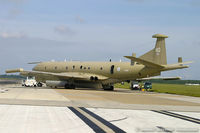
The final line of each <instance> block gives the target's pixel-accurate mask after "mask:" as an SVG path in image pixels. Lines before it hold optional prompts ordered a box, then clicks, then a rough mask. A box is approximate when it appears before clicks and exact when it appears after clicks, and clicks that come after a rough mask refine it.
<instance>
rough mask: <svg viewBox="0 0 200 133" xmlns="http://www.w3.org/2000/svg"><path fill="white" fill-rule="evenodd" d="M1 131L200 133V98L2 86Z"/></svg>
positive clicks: (12, 85)
mask: <svg viewBox="0 0 200 133" xmlns="http://www.w3.org/2000/svg"><path fill="white" fill-rule="evenodd" d="M0 115H1V117H0V132H15V133H27V132H29V133H40V132H41V133H43V132H47V133H66V132H83V133H85V132H130V133H132V132H147V133H148V132H193V133H196V132H200V98H198V97H190V96H180V95H172V94H162V93H153V92H140V91H132V90H127V89H120V88H115V90H114V91H104V90H101V89H99V90H95V89H88V88H86V89H83V88H77V89H51V88H48V87H36V88H34V87H22V86H21V85H20V84H16V83H12V84H11V83H7V84H0Z"/></svg>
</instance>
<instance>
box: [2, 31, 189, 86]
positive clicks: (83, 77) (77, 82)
mask: <svg viewBox="0 0 200 133" xmlns="http://www.w3.org/2000/svg"><path fill="white" fill-rule="evenodd" d="M152 37H153V38H157V41H156V45H155V48H153V49H152V50H150V51H149V52H147V53H145V54H144V55H142V56H140V57H138V58H137V57H136V56H135V54H133V55H132V56H124V57H125V58H128V59H130V62H81V61H69V62H67V61H64V62H55V61H50V62H38V63H37V65H36V66H35V67H34V68H33V70H32V71H26V70H24V69H22V68H19V69H11V70H6V73H16V72H19V73H20V75H23V76H34V77H35V79H36V80H37V82H38V86H42V83H45V84H46V85H47V86H51V87H65V88H75V87H88V88H103V89H104V90H113V89H114V87H113V85H114V83H120V82H126V81H130V80H146V79H151V78H154V79H155V77H154V76H158V75H160V74H161V72H162V71H169V70H174V69H182V68H188V67H189V66H188V65H184V64H188V63H190V62H184V63H183V62H182V58H179V59H178V63H176V64H167V57H166V48H165V38H168V36H166V35H162V34H155V35H153V36H152ZM163 79H179V77H170V78H163Z"/></svg>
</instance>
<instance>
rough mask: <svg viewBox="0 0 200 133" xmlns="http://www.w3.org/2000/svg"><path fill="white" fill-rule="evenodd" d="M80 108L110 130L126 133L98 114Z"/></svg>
mask: <svg viewBox="0 0 200 133" xmlns="http://www.w3.org/2000/svg"><path fill="white" fill-rule="evenodd" d="M79 108H80V109H81V110H83V111H84V112H86V113H88V114H89V115H90V116H92V117H94V118H95V119H97V120H98V121H100V122H101V123H103V124H104V125H106V126H107V127H109V128H110V129H112V130H113V131H114V132H117V133H125V131H123V130H122V129H120V128H119V127H117V126H115V125H113V124H112V123H110V122H108V121H107V120H105V119H103V118H102V117H100V116H98V115H97V114H95V113H93V112H91V111H90V110H88V109H86V108H84V107H79Z"/></svg>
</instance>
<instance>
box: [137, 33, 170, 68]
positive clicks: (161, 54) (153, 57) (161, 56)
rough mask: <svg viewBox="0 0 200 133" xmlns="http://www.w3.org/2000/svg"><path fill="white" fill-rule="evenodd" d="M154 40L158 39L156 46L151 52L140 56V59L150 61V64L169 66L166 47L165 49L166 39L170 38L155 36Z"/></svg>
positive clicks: (160, 35)
mask: <svg viewBox="0 0 200 133" xmlns="http://www.w3.org/2000/svg"><path fill="white" fill-rule="evenodd" d="M152 38H157V41H156V46H155V48H154V49H152V50H151V51H149V52H147V53H145V54H144V55H142V56H140V57H139V58H140V59H143V60H148V61H149V62H152V63H155V64H159V65H166V64H167V56H166V47H165V38H168V36H166V35H162V34H155V35H153V36H152Z"/></svg>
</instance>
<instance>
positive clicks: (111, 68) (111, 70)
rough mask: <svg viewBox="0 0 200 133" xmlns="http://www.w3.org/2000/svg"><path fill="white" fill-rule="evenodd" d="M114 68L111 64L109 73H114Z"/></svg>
mask: <svg viewBox="0 0 200 133" xmlns="http://www.w3.org/2000/svg"><path fill="white" fill-rule="evenodd" d="M114 68H115V66H114V65H112V66H111V67H110V74H113V73H114Z"/></svg>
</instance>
